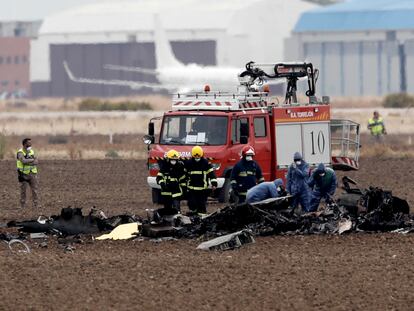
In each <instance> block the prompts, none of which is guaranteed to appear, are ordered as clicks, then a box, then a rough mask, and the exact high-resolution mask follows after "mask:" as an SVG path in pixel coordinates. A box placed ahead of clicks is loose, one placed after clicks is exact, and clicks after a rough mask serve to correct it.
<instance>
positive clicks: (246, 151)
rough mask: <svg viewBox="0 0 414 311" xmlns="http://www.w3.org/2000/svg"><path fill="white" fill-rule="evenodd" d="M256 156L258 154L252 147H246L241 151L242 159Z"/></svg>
mask: <svg viewBox="0 0 414 311" xmlns="http://www.w3.org/2000/svg"><path fill="white" fill-rule="evenodd" d="M255 154H256V153H255V152H254V148H253V147H252V146H250V145H246V146H244V147H243V148H242V150H241V155H242V157H245V156H247V155H250V156H254V155H255Z"/></svg>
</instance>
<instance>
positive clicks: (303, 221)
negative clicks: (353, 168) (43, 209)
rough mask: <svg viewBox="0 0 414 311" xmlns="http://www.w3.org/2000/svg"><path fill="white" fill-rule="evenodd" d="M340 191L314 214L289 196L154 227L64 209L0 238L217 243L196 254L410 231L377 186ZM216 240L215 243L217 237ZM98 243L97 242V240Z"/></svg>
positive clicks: (401, 203) (348, 183) (169, 219)
mask: <svg viewBox="0 0 414 311" xmlns="http://www.w3.org/2000/svg"><path fill="white" fill-rule="evenodd" d="M342 183H343V189H344V190H345V191H344V192H343V193H342V194H340V195H339V196H338V198H337V199H336V200H333V199H332V200H330V202H328V203H327V204H326V206H325V208H323V209H320V210H319V211H318V212H313V213H307V214H301V213H297V211H295V210H292V208H291V207H290V200H291V197H290V196H286V197H280V198H274V199H267V200H264V201H261V202H257V203H254V204H247V203H244V204H238V205H235V204H234V205H227V206H225V207H224V208H222V209H219V210H217V211H215V212H214V213H212V214H209V215H206V216H200V215H189V216H184V215H181V214H177V215H170V216H164V217H163V218H162V219H161V220H160V221H158V222H157V223H155V222H154V221H153V219H152V217H151V216H148V219H141V218H139V217H135V216H129V215H119V216H114V217H110V218H108V217H106V216H105V215H104V214H103V213H102V212H100V211H98V210H96V209H92V211H91V212H90V213H89V214H88V215H86V216H84V215H82V211H81V209H72V208H70V207H69V208H64V209H62V211H61V214H60V215H58V216H52V217H50V218H46V217H39V219H37V220H29V221H11V222H9V223H8V224H7V227H17V228H18V229H19V234H18V236H16V234H14V235H13V234H10V233H2V234H0V239H2V240H5V241H11V240H13V241H16V239H20V240H21V239H25V237H26V236H27V234H29V233H31V234H33V233H35V234H36V233H40V232H42V233H46V234H54V235H57V236H59V237H61V238H62V237H65V236H70V235H79V234H96V233H100V232H105V231H110V230H113V229H115V228H117V227H118V226H122V225H124V224H131V223H138V224H139V225H137V226H135V227H134V228H135V229H134V231H136V232H132V234H131V235H129V236H128V238H133V237H136V236H143V237H149V238H160V237H167V236H168V237H174V238H198V237H200V236H204V238H205V239H206V240H207V239H209V238H216V239H214V240H211V241H208V242H204V243H202V244H200V245H199V247H198V248H199V249H221V250H224V249H231V248H235V247H239V246H241V245H243V244H247V243H251V242H254V236H268V235H295V234H299V235H306V234H343V233H347V232H358V231H362V232H391V231H394V232H401V233H408V232H412V231H414V216H413V215H410V207H409V205H408V203H407V201H405V200H403V199H400V198H398V197H396V196H393V195H392V192H391V191H385V190H382V189H380V188H378V187H369V188H368V189H360V188H359V187H358V184H357V183H356V182H355V181H354V180H352V179H351V178H349V177H346V176H345V177H343V179H342ZM217 237H218V238H217ZM98 239H99V238H98Z"/></svg>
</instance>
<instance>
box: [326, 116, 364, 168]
mask: <svg viewBox="0 0 414 311" xmlns="http://www.w3.org/2000/svg"><path fill="white" fill-rule="evenodd" d="M359 126H360V125H359V124H358V123H356V122H353V121H351V120H340V119H332V120H331V156H332V166H333V168H334V169H337V170H345V171H346V170H357V169H358V168H359V162H358V160H359V148H360V133H359Z"/></svg>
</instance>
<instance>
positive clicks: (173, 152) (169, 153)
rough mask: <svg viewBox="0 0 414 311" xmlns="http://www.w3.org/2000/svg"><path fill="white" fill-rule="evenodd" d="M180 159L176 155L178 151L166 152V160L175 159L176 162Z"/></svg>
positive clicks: (178, 155)
mask: <svg viewBox="0 0 414 311" xmlns="http://www.w3.org/2000/svg"><path fill="white" fill-rule="evenodd" d="M179 158H180V154H179V153H178V151H176V150H174V149H171V150H169V151H168V152H167V159H170V160H171V159H175V160H178V159H179Z"/></svg>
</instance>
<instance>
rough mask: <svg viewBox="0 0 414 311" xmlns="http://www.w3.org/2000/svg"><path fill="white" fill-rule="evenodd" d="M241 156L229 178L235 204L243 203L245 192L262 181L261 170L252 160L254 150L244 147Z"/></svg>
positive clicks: (247, 146)
mask: <svg viewBox="0 0 414 311" xmlns="http://www.w3.org/2000/svg"><path fill="white" fill-rule="evenodd" d="M241 156H242V158H241V160H240V161H239V162H237V163H236V165H235V166H234V167H233V170H232V171H231V177H230V180H231V182H230V184H231V188H232V197H233V198H235V201H236V203H243V202H245V201H246V195H247V190H249V189H250V188H253V187H254V186H255V185H256V184H258V183H261V182H263V181H264V178H263V175H262V169H261V168H260V166H259V164H257V162H256V161H254V160H253V157H254V156H255V151H254V148H253V147H251V146H249V145H246V146H244V147H243V148H242V151H241Z"/></svg>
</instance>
